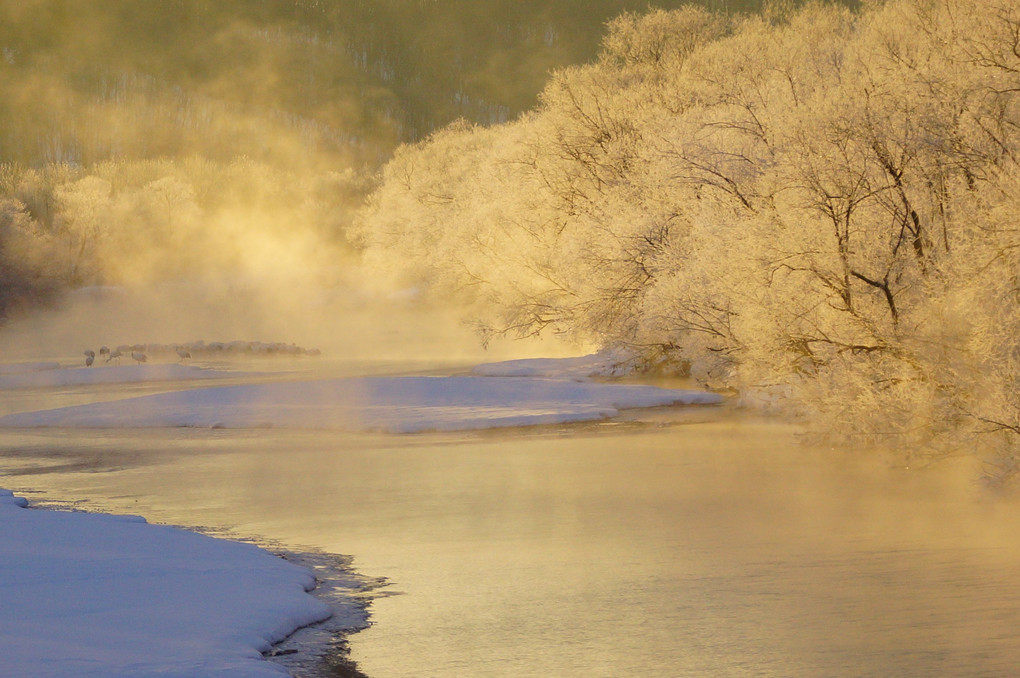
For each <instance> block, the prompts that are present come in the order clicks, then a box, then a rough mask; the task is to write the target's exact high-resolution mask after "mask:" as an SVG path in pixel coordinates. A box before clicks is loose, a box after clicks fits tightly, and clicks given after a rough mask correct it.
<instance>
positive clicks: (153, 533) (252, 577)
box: [0, 490, 330, 678]
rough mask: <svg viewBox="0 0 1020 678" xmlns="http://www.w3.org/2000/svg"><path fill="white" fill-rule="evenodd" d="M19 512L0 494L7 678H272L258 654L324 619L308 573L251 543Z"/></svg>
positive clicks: (93, 518)
mask: <svg viewBox="0 0 1020 678" xmlns="http://www.w3.org/2000/svg"><path fill="white" fill-rule="evenodd" d="M25 505H26V502H25V500H24V499H22V498H20V497H15V496H13V495H12V494H11V493H10V492H9V491H7V490H0V545H2V548H0V610H2V611H3V614H2V615H0V665H2V671H0V673H2V674H3V675H4V676H5V677H7V678H51V677H52V678H58V677H59V678H66V677H67V676H76V677H78V678H90V677H95V678H121V677H123V678H138V677H139V676H157V675H158V676H161V677H163V678H227V677H231V678H259V677H261V676H266V677H270V676H276V677H277V678H279V676H281V675H286V672H285V671H284V670H283V669H282V668H281V667H280V666H277V665H275V664H272V663H271V662H268V661H266V660H265V659H263V657H262V654H261V653H262V652H263V651H265V650H267V649H269V648H270V647H271V645H272V644H273V643H275V642H277V641H279V640H282V639H283V638H284V637H286V636H287V635H289V634H290V633H292V632H293V631H294V630H296V629H297V628H299V627H301V626H305V625H308V624H311V623H314V622H316V621H320V620H322V619H325V618H327V617H328V616H329V614H330V610H329V607H328V606H327V605H325V604H324V603H322V602H320V601H318V600H316V599H315V598H314V597H312V596H311V595H309V594H308V593H307V591H308V590H310V589H311V588H312V587H313V586H314V577H313V575H312V574H311V572H310V571H308V570H306V569H304V568H301V567H298V566H296V565H293V564H292V563H289V562H287V561H286V560H283V559H282V558H278V557H275V556H273V555H271V554H269V553H267V552H266V551H263V550H261V549H259V548H257V547H255V546H252V545H250V544H243V543H239V542H232V541H225V540H221V539H213V538H211V537H207V536H204V535H200V534H195V533H192V532H187V531H184V530H179V529H174V528H170V527H164V526H158V525H150V524H148V523H146V522H145V521H144V519H142V518H138V517H135V516H112V515H100V514H91V513H69V512H62V511H43V510H32V509H27V508H23V507H24V506H25Z"/></svg>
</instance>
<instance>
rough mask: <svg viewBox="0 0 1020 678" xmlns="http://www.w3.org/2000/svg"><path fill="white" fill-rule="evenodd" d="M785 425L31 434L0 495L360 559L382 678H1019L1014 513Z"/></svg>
mask: <svg viewBox="0 0 1020 678" xmlns="http://www.w3.org/2000/svg"><path fill="white" fill-rule="evenodd" d="M25 397H30V395H27V396H25ZM66 397H68V396H65V398H66ZM796 433H797V432H796V429H795V428H793V427H791V426H789V425H786V424H782V423H778V422H773V421H767V420H760V419H752V418H748V417H746V416H743V415H741V414H739V413H737V412H733V411H729V410H727V409H725V408H722V409H714V410H710V411H705V410H699V411H666V410H663V411H654V412H647V413H644V414H642V415H640V416H631V417H628V418H627V419H625V420H622V421H618V422H608V423H601V424H584V425H575V426H557V427H539V428H534V429H518V430H503V431H491V432H474V433H464V434H423V435H403V436H399V435H382V434H378V435H377V434H342V433H326V432H294V431H291V432H287V431H278V430H260V431H224V430H212V431H210V430H192V429H181V430H153V431H144V430H143V431H84V432H62V431H21V432H10V433H5V434H4V435H3V437H2V438H0V474H2V475H3V477H2V479H0V486H3V487H7V488H10V489H13V490H15V491H16V492H18V493H21V494H24V495H26V496H28V497H29V498H30V499H32V500H33V501H35V502H44V503H45V502H47V501H74V502H77V505H78V506H80V507H82V508H86V509H89V510H104V511H116V512H130V513H137V514H141V515H144V516H146V517H147V518H148V519H149V520H150V521H152V522H164V523H171V524H176V525H184V526H195V527H202V528H205V529H212V530H214V531H216V532H219V533H225V534H229V535H233V536H239V537H247V538H255V539H257V540H260V541H263V542H265V543H271V544H274V545H280V546H283V547H285V548H290V549H294V550H302V549H320V550H325V551H328V552H331V553H338V554H349V555H350V556H353V565H354V567H355V568H356V569H357V570H358V571H359V572H360V573H362V574H364V575H366V576H369V577H385V578H386V579H387V581H388V582H389V584H388V585H387V586H385V587H383V588H381V589H379V590H378V591H377V592H376V593H377V596H376V597H375V598H374V599H373V600H372V602H371V615H372V621H373V625H372V626H371V627H370V628H369V629H367V630H365V631H362V632H360V633H358V634H356V635H354V636H352V637H351V639H350V640H351V648H352V657H353V659H354V660H356V662H357V664H358V668H359V669H360V670H361V671H362V672H363V673H365V674H367V675H368V676H370V677H371V678H396V677H404V676H408V677H410V676H423V677H424V676H428V677H436V678H447V677H449V678H453V677H457V678H464V677H474V678H481V677H487V676H492V677H496V676H498V677H500V678H505V677H508V676H514V677H521V676H536V677H538V676H542V677H554V676H562V677H574V676H577V677H581V676H584V677H585V678H591V677H601V676H606V677H609V676H647V677H650V678H651V677H654V678H667V677H670V678H672V677H679V676H698V677H702V676H712V677H715V676H787V677H794V676H803V677H817V676H900V677H902V676H924V677H930V676H1006V675H1013V674H1015V672H1016V671H1017V667H1018V666H1020V630H1018V626H1017V620H1018V619H1020V589H1018V588H1017V586H1016V577H1017V573H1018V572H1020V550H1018V549H1017V535H1018V534H1020V529H1018V528H1020V510H1018V506H1017V504H1016V502H1015V501H1013V500H1012V499H1010V498H1008V497H1002V496H999V495H993V494H990V493H989V492H988V491H987V490H986V489H984V488H983V487H982V486H981V485H980V483H977V482H975V469H974V468H973V466H972V464H971V463H969V462H967V461H966V460H963V459H960V460H945V461H942V462H940V463H938V464H934V465H928V466H925V467H916V466H915V467H912V468H907V467H906V465H907V462H905V461H904V459H905V457H903V458H901V457H900V456H897V455H890V454H881V453H854V454H850V453H846V452H842V451H839V450H832V449H819V448H815V447H810V446H806V445H803V444H801V443H799V442H798V439H797V435H796Z"/></svg>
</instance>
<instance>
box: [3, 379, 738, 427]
mask: <svg viewBox="0 0 1020 678" xmlns="http://www.w3.org/2000/svg"><path fill="white" fill-rule="evenodd" d="M721 400H722V398H721V397H720V396H719V395H717V394H714V393H708V392H704V391H687V390H680V389H663V388H656V387H653V386H635V385H622V384H602V383H592V382H578V381H573V380H563V379H538V378H515V379H505V378H500V377H366V378H359V379H332V380H320V381H300V382H287V383H271V384H248V385H242V386H221V387H212V388H201V389H193V390H188V391H182V392H176V393H160V394H155V395H147V396H140V397H135V398H128V399H125V400H119V401H114V402H106V403H97V404H89V405H78V406H74V407H63V408H59V409H52V410H44V411H39V412H23V413H17V414H11V415H7V416H5V417H0V427H17V428H31V427H69V428H75V427H86V428H120V427H177V426H194V427H222V428H256V427H284V428H288V427H294V428H324V429H347V430H383V431H389V432H396V433H410V432H416V431H424V430H458V429H476V428H489V427H502V426H525V425H533V424H554V423H563V422H568V421H588V420H593V419H601V418H606V417H613V416H616V415H617V414H618V413H619V410H620V409H624V408H636V407H658V406H664V405H675V404H685V405H707V404H715V403H718V402H721Z"/></svg>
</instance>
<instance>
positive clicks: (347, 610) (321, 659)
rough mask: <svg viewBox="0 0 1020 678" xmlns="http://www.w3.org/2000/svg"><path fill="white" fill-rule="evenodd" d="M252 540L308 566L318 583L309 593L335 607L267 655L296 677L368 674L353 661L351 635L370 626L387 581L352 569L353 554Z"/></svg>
mask: <svg viewBox="0 0 1020 678" xmlns="http://www.w3.org/2000/svg"><path fill="white" fill-rule="evenodd" d="M255 543H256V545H258V546H259V547H260V548H263V549H266V550H268V551H270V552H272V553H275V554H276V555H278V556H279V557H281V558H284V559H286V560H288V561H290V562H292V563H294V564H296V565H300V566H302V567H304V568H307V569H309V570H311V571H312V572H313V573H314V574H315V582H316V586H315V588H314V589H313V590H311V591H309V593H310V594H311V595H313V596H315V597H316V598H318V599H319V600H321V601H322V602H324V603H325V604H326V605H328V606H329V607H330V609H331V610H332V611H333V615H332V616H331V617H330V618H328V619H325V620H323V621H321V622H316V623H314V624H310V625H308V626H304V627H301V628H299V629H297V630H295V631H294V633H292V634H291V635H289V636H288V637H286V638H284V639H283V640H281V641H280V642H278V643H276V644H275V645H274V646H273V647H272V649H271V650H269V651H268V652H266V653H264V656H265V657H266V659H268V660H269V661H272V662H274V663H276V664H279V665H280V666H282V667H284V668H285V669H286V670H287V671H288V672H289V673H290V674H291V675H292V676H294V678H369V677H368V676H367V675H366V674H365V673H363V672H362V671H361V670H359V669H358V666H357V663H356V662H355V661H354V660H353V659H351V657H350V654H351V650H350V642H349V639H350V636H352V635H354V634H356V633H358V632H359V631H363V630H364V629H367V628H368V627H369V626H371V625H372V624H371V621H370V616H371V615H370V613H369V606H370V604H371V601H372V599H373V598H375V597H377V595H378V593H377V592H378V591H379V589H381V588H383V587H385V586H388V585H389V582H388V581H387V580H386V579H384V578H373V577H366V576H364V575H361V574H359V573H358V572H356V571H355V570H354V568H353V567H352V561H353V558H352V557H351V556H344V555H337V554H333V553H327V552H324V551H320V550H308V551H295V550H281V549H275V548H269V547H267V546H266V545H265V544H263V543H259V542H258V541H255ZM383 595H385V594H383Z"/></svg>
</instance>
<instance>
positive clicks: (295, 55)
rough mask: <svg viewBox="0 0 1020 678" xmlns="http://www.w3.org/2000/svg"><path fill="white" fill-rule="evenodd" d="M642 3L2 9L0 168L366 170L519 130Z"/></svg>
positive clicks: (499, 0)
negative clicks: (444, 133) (167, 164)
mask: <svg viewBox="0 0 1020 678" xmlns="http://www.w3.org/2000/svg"><path fill="white" fill-rule="evenodd" d="M656 4H658V5H661V6H663V7H671V6H678V5H681V4H684V3H683V2H681V1H680V0H663V1H661V2H658V3H656ZM703 4H707V5H708V6H710V7H713V8H716V9H726V10H731V11H732V10H743V9H756V8H757V7H758V6H759V5H760V4H761V2H760V0H744V1H742V2H726V0H706V2H704V3H703ZM647 5H648V3H647V2H646V1H645V0H557V1H555V2H548V1H542V2H540V1H538V0H486V1H485V2H478V0H345V1H343V2H326V1H324V0H243V1H236V0H235V1H229V0H219V1H214V0H154V1H146V2H138V1H137V0H0V162H10V161H17V162H20V163H25V164H29V165H38V164H42V163H46V162H60V161H70V162H74V163H76V164H84V165H87V164H90V163H93V162H98V161H101V160H103V159H106V158H109V157H112V156H113V157H120V158H124V159H144V158H152V157H166V156H171V157H172V156H178V155H195V154H198V155H202V156H203V157H207V158H210V159H216V160H226V159H229V158H233V157H237V156H239V155H245V156H248V157H251V158H254V159H257V160H261V161H267V162H287V163H294V162H309V161H312V160H314V161H315V162H326V163H329V164H333V163H336V162H338V161H354V162H358V163H360V162H368V163H370V164H377V163H378V162H379V161H380V160H382V159H384V158H385V157H387V156H388V154H389V152H390V151H391V150H392V148H394V147H395V145H396V144H397V143H399V142H401V141H409V140H416V139H418V138H420V137H422V136H424V135H426V134H427V133H429V132H431V131H432V130H433V129H435V128H436V127H439V126H442V125H445V124H446V123H448V122H450V121H451V120H454V119H456V118H458V117H464V118H467V119H468V120H471V121H474V122H481V123H485V124H488V123H492V122H499V121H504V120H507V119H509V118H511V117H514V116H515V115H516V114H517V113H519V112H520V111H522V110H524V109H526V108H529V107H530V106H532V105H533V104H534V103H535V99H536V95H537V93H538V92H539V90H540V89H541V88H542V85H543V84H544V82H545V81H546V79H547V76H548V73H549V71H550V70H553V69H555V68H557V67H561V66H564V65H567V64H572V63H578V62H584V61H587V60H589V59H591V58H592V57H593V56H594V55H595V53H596V52H597V48H598V45H599V41H600V39H601V35H602V32H603V26H604V23H605V21H606V20H608V19H609V18H611V17H613V16H615V15H617V14H619V13H620V12H622V11H627V10H631V11H637V10H643V9H645V8H646V7H647ZM309 149H314V153H313V154H312V155H313V156H314V157H310V156H309Z"/></svg>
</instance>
